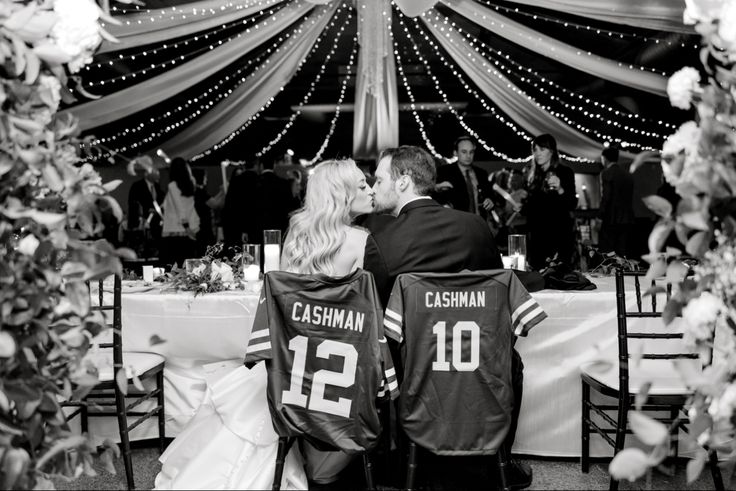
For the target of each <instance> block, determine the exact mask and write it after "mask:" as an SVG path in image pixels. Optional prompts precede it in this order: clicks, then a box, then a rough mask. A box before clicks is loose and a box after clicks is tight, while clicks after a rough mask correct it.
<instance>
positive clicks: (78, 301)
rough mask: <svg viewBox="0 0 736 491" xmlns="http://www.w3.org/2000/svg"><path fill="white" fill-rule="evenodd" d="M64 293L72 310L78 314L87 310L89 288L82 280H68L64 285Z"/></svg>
mask: <svg viewBox="0 0 736 491" xmlns="http://www.w3.org/2000/svg"><path fill="white" fill-rule="evenodd" d="M64 295H65V296H66V299H67V300H68V301H69V304H70V305H71V308H72V312H74V313H75V314H77V315H79V316H85V315H87V312H89V307H90V303H89V290H88V289H87V285H86V284H85V283H84V282H83V281H79V280H70V281H68V282H67V283H66V285H65V286H64Z"/></svg>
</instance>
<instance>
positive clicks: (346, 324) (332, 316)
mask: <svg viewBox="0 0 736 491" xmlns="http://www.w3.org/2000/svg"><path fill="white" fill-rule="evenodd" d="M291 318H292V320H295V321H297V322H305V323H307V324H312V325H315V326H321V327H334V328H335V329H347V330H349V331H357V332H363V324H364V323H365V313H364V312H358V311H355V310H349V309H340V308H337V307H326V306H323V305H312V304H309V303H306V304H305V303H302V302H294V305H293V306H292V308H291Z"/></svg>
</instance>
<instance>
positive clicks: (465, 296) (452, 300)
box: [424, 290, 486, 309]
mask: <svg viewBox="0 0 736 491" xmlns="http://www.w3.org/2000/svg"><path fill="white" fill-rule="evenodd" d="M424 305H425V306H426V307H427V308H430V309H431V308H453V307H485V306H486V292H485V291H482V290H481V291H455V292H431V291H430V292H426V293H425V294H424Z"/></svg>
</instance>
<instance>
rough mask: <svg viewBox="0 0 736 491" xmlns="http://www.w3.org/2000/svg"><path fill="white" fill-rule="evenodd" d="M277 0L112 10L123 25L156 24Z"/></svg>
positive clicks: (271, 2)
mask: <svg viewBox="0 0 736 491" xmlns="http://www.w3.org/2000/svg"><path fill="white" fill-rule="evenodd" d="M277 1H280V0H257V1H255V2H253V1H251V2H249V1H245V2H227V3H223V4H222V5H221V6H220V7H219V8H218V9H213V8H206V9H204V8H196V7H191V6H187V5H179V6H176V5H172V6H171V7H168V8H162V9H142V8H140V7H139V6H138V5H136V6H135V10H132V9H126V8H120V7H117V6H113V7H112V8H111V9H110V11H111V12H113V13H121V14H122V15H117V16H115V19H116V20H118V21H120V22H121V23H122V24H123V25H126V26H131V25H143V24H155V23H157V22H161V21H163V20H184V19H190V18H197V17H208V16H211V15H215V14H217V13H218V12H220V13H222V12H224V11H226V10H231V11H237V10H243V9H246V8H250V7H251V6H252V5H254V4H255V5H261V6H262V8H261V10H265V9H266V8H268V7H269V6H271V5H273V4H274V3H276V2H277ZM141 14H146V17H145V18H142V15H141ZM129 15H138V16H140V17H141V18H139V19H134V20H130V19H126V18H125V17H126V16H129ZM100 24H101V25H102V27H105V26H106V25H107V24H106V23H105V22H101V23H100Z"/></svg>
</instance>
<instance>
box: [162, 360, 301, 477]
mask: <svg viewBox="0 0 736 491" xmlns="http://www.w3.org/2000/svg"><path fill="white" fill-rule="evenodd" d="M204 368H205V372H206V373H207V375H206V380H207V391H206V395H205V398H204V400H203V401H202V404H201V405H200V407H199V409H198V410H197V413H196V414H195V415H194V417H193V418H192V419H191V421H189V423H188V424H187V426H186V427H185V428H184V430H183V431H182V432H181V433H180V434H179V436H177V437H176V439H175V440H174V441H173V442H172V443H171V445H169V448H168V449H166V451H165V452H164V453H163V455H161V457H160V458H159V460H160V461H161V463H162V467H161V472H160V473H159V474H158V475H157V476H156V483H155V488H154V489H270V488H271V485H272V481H273V474H274V469H275V467H276V451H277V447H278V435H276V433H275V432H274V430H273V426H272V424H271V413H270V412H269V409H268V400H267V396H266V384H267V378H266V367H265V363H258V364H257V365H255V366H254V367H253V368H252V369H250V370H248V369H247V368H246V367H245V366H243V363H242V360H230V361H226V362H218V363H212V364H209V365H205V367H204ZM307 488H308V485H307V478H306V476H305V474H304V466H303V462H302V457H301V455H300V454H299V450H298V449H297V445H293V446H292V449H291V451H290V452H289V455H288V457H287V459H286V463H285V465H284V474H283V478H282V481H281V489H307Z"/></svg>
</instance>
